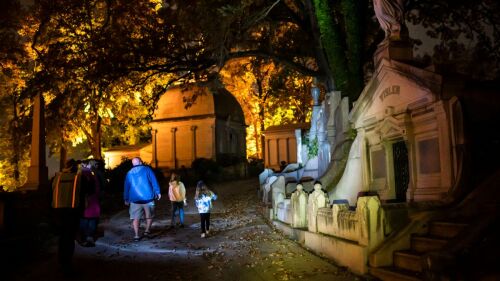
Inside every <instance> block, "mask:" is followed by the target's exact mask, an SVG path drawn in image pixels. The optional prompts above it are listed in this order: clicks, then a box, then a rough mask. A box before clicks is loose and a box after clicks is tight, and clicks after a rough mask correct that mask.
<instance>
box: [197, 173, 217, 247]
mask: <svg viewBox="0 0 500 281" xmlns="http://www.w3.org/2000/svg"><path fill="white" fill-rule="evenodd" d="M214 200H217V195H216V194H215V193H213V192H212V191H211V190H209V189H208V187H207V185H206V184H205V183H204V182H203V181H199V182H198V183H197V184H196V193H195V195H194V202H195V204H196V207H197V208H198V212H199V213H200V221H201V238H205V236H207V235H208V234H209V231H210V210H211V209H212V201H214Z"/></svg>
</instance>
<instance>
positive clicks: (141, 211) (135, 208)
mask: <svg viewBox="0 0 500 281" xmlns="http://www.w3.org/2000/svg"><path fill="white" fill-rule="evenodd" d="M128 211H129V214H130V219H131V220H133V219H140V218H141V217H143V215H144V218H145V219H152V218H153V217H154V216H155V202H154V201H151V202H149V203H145V204H138V203H130V208H129V210H128Z"/></svg>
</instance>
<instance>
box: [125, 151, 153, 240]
mask: <svg viewBox="0 0 500 281" xmlns="http://www.w3.org/2000/svg"><path fill="white" fill-rule="evenodd" d="M132 165H133V167H132V169H130V171H128V173H127V176H126V178H125V190H124V192H123V198H124V200H125V205H127V206H130V208H129V213H130V219H131V220H132V227H133V228H134V234H135V236H134V241H139V240H140V239H141V237H140V236H139V223H140V219H141V217H143V216H144V218H145V219H146V229H145V230H144V236H146V237H148V236H149V235H150V230H151V224H152V223H153V217H154V208H155V202H154V200H155V199H156V200H160V198H161V193H160V186H159V185H158V181H157V180H156V176H155V174H154V172H153V169H151V167H149V166H145V165H143V164H142V161H141V158H139V157H135V158H133V159H132Z"/></svg>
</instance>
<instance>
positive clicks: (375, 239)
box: [271, 176, 387, 250]
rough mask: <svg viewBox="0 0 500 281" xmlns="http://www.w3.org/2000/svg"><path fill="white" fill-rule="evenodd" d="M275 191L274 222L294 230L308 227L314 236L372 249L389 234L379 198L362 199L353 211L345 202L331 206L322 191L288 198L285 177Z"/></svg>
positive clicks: (277, 184)
mask: <svg viewBox="0 0 500 281" xmlns="http://www.w3.org/2000/svg"><path fill="white" fill-rule="evenodd" d="M271 190H272V202H273V203H272V206H273V212H272V214H274V216H272V219H276V220H279V221H281V222H284V223H286V224H288V225H290V227H292V228H307V230H308V231H310V232H313V233H319V234H325V235H329V236H333V237H338V238H342V239H345V240H349V241H352V242H355V243H357V244H359V245H363V246H367V247H368V249H369V250H371V249H373V248H374V247H376V246H377V245H379V244H380V243H381V242H382V241H383V239H384V237H385V235H386V234H387V233H385V229H386V227H385V225H386V224H387V222H386V218H385V213H384V210H383V209H382V207H381V204H380V200H379V199H378V197H376V196H367V197H360V198H358V201H357V205H356V210H355V211H352V210H349V205H348V204H345V203H343V204H334V205H333V206H331V207H329V204H328V197H326V194H322V193H321V191H320V190H319V191H318V190H316V191H314V192H313V193H311V194H309V195H308V194H307V193H306V192H304V191H295V192H294V193H292V198H290V199H287V198H285V183H284V177H282V176H280V177H278V178H277V179H276V180H275V181H274V182H273V184H271ZM306 198H307V200H306Z"/></svg>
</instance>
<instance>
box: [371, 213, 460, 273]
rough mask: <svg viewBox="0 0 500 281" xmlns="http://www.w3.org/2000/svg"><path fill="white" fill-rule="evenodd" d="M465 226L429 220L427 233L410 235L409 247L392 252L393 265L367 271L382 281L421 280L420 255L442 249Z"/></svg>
mask: <svg viewBox="0 0 500 281" xmlns="http://www.w3.org/2000/svg"><path fill="white" fill-rule="evenodd" d="M467 226H468V225H467V224H466V223H457V222H442V221H435V222H430V225H429V231H428V233H427V234H423V235H422V234H412V235H411V238H410V249H407V250H401V251H395V252H394V253H393V266H389V267H378V268H373V267H372V268H370V271H369V272H370V274H371V275H373V276H375V277H377V278H379V279H381V280H383V281H393V280H422V278H421V274H422V270H423V269H422V262H421V256H422V255H423V254H425V253H427V252H430V251H437V250H440V249H442V248H443V247H444V246H446V244H448V242H449V241H450V239H451V238H454V237H456V236H457V235H459V234H460V232H461V231H462V230H463V229H464V228H465V227H467Z"/></svg>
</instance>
